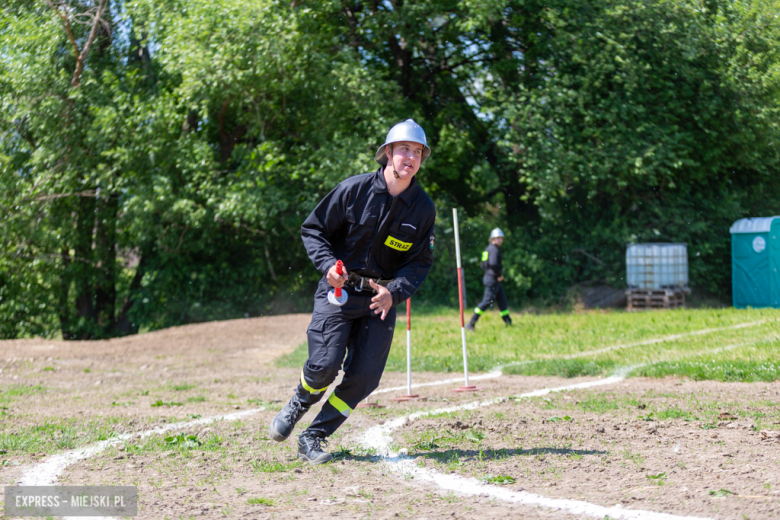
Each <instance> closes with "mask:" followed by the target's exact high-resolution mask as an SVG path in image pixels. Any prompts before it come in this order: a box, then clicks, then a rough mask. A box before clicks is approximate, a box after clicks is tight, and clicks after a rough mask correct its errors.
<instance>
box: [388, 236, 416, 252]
mask: <svg viewBox="0 0 780 520" xmlns="http://www.w3.org/2000/svg"><path fill="white" fill-rule="evenodd" d="M385 245H386V246H388V247H392V248H393V249H397V250H398V251H409V250H410V249H411V248H412V243H411V242H401V241H400V240H398V239H397V238H395V237H391V236H390V235H388V236H387V240H385Z"/></svg>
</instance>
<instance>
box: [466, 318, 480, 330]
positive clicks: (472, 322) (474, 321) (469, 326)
mask: <svg viewBox="0 0 780 520" xmlns="http://www.w3.org/2000/svg"><path fill="white" fill-rule="evenodd" d="M478 319H479V314H476V313H475V314H474V315H473V316H472V317H471V319H470V320H469V322H468V323H467V324H466V330H470V331H471V332H474V325H476V324H477V320H478Z"/></svg>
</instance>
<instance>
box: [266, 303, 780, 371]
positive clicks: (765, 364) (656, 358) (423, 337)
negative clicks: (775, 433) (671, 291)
mask: <svg viewBox="0 0 780 520" xmlns="http://www.w3.org/2000/svg"><path fill="white" fill-rule="evenodd" d="M404 308H405V306H401V307H399V309H398V316H399V318H398V319H397V321H396V330H397V331H398V332H399V333H398V334H396V335H395V337H394V340H393V345H392V348H391V351H390V356H389V358H388V362H387V368H386V369H387V370H388V371H397V372H404V371H405V370H406V335H405V334H403V333H401V332H402V331H403V329H404V325H405V316H404V312H403V311H404ZM412 319H413V321H412V370H414V371H416V372H421V371H429V372H438V373H442V372H456V373H457V372H460V371H461V370H462V366H463V360H462V351H461V330H460V319H459V317H458V314H457V312H456V311H452V310H441V309H439V310H434V311H430V312H426V313H420V314H419V315H415V316H413V318H412ZM761 320H764V322H763V323H761V324H758V325H755V326H750V327H744V328H738V329H735V328H728V327H733V326H734V325H739V324H746V323H750V322H757V321H761ZM709 329H720V330H714V331H713V330H710V331H709V332H706V331H707V330H709ZM702 331H705V332H702ZM674 335H682V336H681V337H678V338H674V337H671V338H669V336H674ZM664 337H667V340H666V341H662V342H654V343H649V344H642V345H636V343H639V342H647V341H650V340H656V339H659V338H664ZM467 344H468V353H469V369H470V371H471V372H474V373H478V372H485V371H489V370H492V369H495V368H496V367H498V366H503V371H504V373H507V374H523V375H541V376H560V377H581V376H605V375H608V374H611V373H614V372H616V371H618V370H621V369H630V368H633V371H632V372H631V375H633V376H650V377H663V376H667V375H677V376H683V377H690V378H691V379H714V380H720V381H772V380H775V379H780V362H777V361H776V360H777V359H778V353H780V310H777V309H740V310H738V309H691V310H688V309H682V310H674V311H653V312H642V313H628V312H623V311H610V312H583V313H568V314H564V313H559V314H543V315H533V314H525V315H522V316H518V315H516V314H515V315H514V326H513V327H505V326H504V323H503V322H502V321H501V319H500V317H499V315H498V313H497V312H495V311H489V312H487V313H486V314H485V315H484V316H483V317H482V319H480V321H479V323H478V324H477V330H476V332H475V333H469V334H468V335H467ZM306 358H307V347H306V345H305V344H303V345H300V346H299V347H298V348H297V349H295V351H293V352H292V353H290V354H288V355H286V356H282V357H281V358H279V359H278V360H277V362H276V363H277V365H278V366H280V367H291V368H299V367H301V366H302V365H303V363H304V362H305V361H306Z"/></svg>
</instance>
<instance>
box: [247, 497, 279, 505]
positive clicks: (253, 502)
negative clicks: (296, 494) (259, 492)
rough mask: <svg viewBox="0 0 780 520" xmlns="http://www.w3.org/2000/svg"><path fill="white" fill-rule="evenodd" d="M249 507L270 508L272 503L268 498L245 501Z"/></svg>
mask: <svg viewBox="0 0 780 520" xmlns="http://www.w3.org/2000/svg"><path fill="white" fill-rule="evenodd" d="M246 503H247V504H249V505H250V506H272V505H274V501H273V500H270V499H268V498H250V499H249V500H247V501H246Z"/></svg>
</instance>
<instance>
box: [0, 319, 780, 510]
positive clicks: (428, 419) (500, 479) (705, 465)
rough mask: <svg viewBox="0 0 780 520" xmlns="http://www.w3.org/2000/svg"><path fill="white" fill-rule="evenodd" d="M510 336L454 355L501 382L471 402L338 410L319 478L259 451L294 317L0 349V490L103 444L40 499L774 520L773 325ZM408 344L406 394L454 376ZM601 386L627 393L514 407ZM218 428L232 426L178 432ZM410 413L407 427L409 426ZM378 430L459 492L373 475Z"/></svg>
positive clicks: (485, 338) (519, 330) (433, 323)
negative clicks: (517, 498)
mask: <svg viewBox="0 0 780 520" xmlns="http://www.w3.org/2000/svg"><path fill="white" fill-rule="evenodd" d="M399 315H401V316H402V315H403V308H402V309H399ZM274 320H277V321H274ZM514 320H515V326H514V327H512V328H505V327H504V326H503V323H502V322H501V321H500V319H499V317H498V315H497V313H492V312H491V313H488V314H487V316H485V317H484V318H483V319H482V320H480V322H479V327H478V330H477V333H476V334H470V335H469V337H468V339H469V349H470V354H471V355H470V360H469V361H470V365H471V367H472V368H473V369H474V371H475V372H479V371H481V372H484V371H487V370H488V369H493V368H495V367H497V366H503V372H504V374H505V375H503V376H501V377H497V378H493V379H483V380H480V381H479V383H478V384H479V386H480V387H482V391H481V392H479V394H476V395H475V394H457V393H453V392H451V391H450V390H451V388H452V387H454V386H457V385H456V384H452V383H449V384H446V385H440V386H428V387H422V388H420V389H419V391H420V393H423V395H425V396H427V397H428V400H427V401H424V402H412V403H402V404H396V403H391V402H389V401H388V400H387V399H386V397H389V396H393V395H395V394H393V393H391V394H379V399H380V400H381V402H382V403H383V404H385V405H387V407H386V408H381V409H366V408H361V409H357V410H355V411H354V412H353V413H352V415H351V416H350V418H349V420H348V421H347V423H346V424H345V426H344V427H343V428H342V429H341V430H339V431H338V432H337V434H336V435H334V436H333V437H332V438H331V439H330V445H329V448H330V449H331V450H332V451H334V452H336V453H337V454H338V457H337V459H336V461H335V462H334V463H332V464H328V465H325V466H319V467H310V466H309V465H307V464H302V463H301V462H299V461H298V460H297V459H296V457H295V451H296V445H295V434H294V436H293V437H292V438H291V439H289V440H288V441H287V442H284V443H276V442H273V441H271V440H269V439H268V436H267V433H266V432H267V425H268V423H269V422H270V420H271V418H273V416H274V415H275V414H276V412H277V411H278V410H279V409H280V408H281V406H282V405H283V404H284V402H285V401H286V400H287V399H288V398H289V396H290V393H291V390H292V388H293V386H294V385H295V384H296V383H297V379H298V377H299V374H300V365H301V364H302V363H303V360H304V359H305V349H304V348H302V347H298V348H293V347H294V346H295V345H300V344H301V343H302V342H303V341H304V338H305V329H306V325H307V323H308V318H307V317H306V316H299V317H296V318H295V319H287V321H284V317H279V318H262V319H259V320H239V321H236V322H223V323H215V324H202V325H197V326H193V327H181V328H178V329H171V330H169V331H159V332H156V333H151V334H147V335H142V336H136V337H133V338H125V339H122V340H113V341H107V342H91V343H87V342H84V343H81V342H68V343H65V342H50V341H37V340H28V341H18V342H2V343H0V480H2V482H3V484H5V485H8V484H13V483H15V482H18V481H19V480H20V479H22V478H24V477H25V475H29V474H30V472H32V471H34V470H35V468H37V467H40V464H43V463H45V462H46V461H47V460H49V458H50V456H51V455H54V454H59V453H64V452H66V451H68V450H72V449H75V448H80V447H86V446H92V445H94V443H96V442H98V441H105V440H108V441H109V442H113V444H111V445H110V446H109V447H108V449H106V450H105V451H103V452H101V453H98V454H97V455H95V456H93V457H90V458H88V459H86V460H83V461H80V462H77V463H75V464H73V465H71V466H69V467H68V468H66V470H65V471H64V472H63V473H62V474H60V476H59V480H58V482H59V483H68V484H106V485H120V484H125V485H136V486H138V489H139V494H140V497H141V500H140V513H139V518H155V519H156V518H170V519H180V518H234V517H236V518H237V517H251V518H279V519H292V518H302V517H311V516H316V517H321V518H330V517H334V516H338V517H339V518H368V517H375V518H386V517H392V518H395V517H400V518H422V517H425V518H474V517H475V516H479V517H480V518H486V519H492V518H496V519H502V520H504V519H506V518H515V517H523V518H556V519H557V518H561V519H563V518H567V519H568V518H572V516H571V515H570V514H569V513H565V512H561V511H556V510H548V508H541V509H540V508H538V507H537V506H528V505H522V504H515V503H511V502H506V501H502V500H498V499H496V498H493V497H491V496H487V495H485V494H484V493H482V491H480V490H482V489H487V488H479V485H480V483H484V484H488V485H490V486H493V487H494V488H497V489H504V490H508V491H510V492H512V493H521V491H525V492H527V493H531V494H535V495H539V496H542V497H549V498H561V499H574V500H582V501H585V502H588V503H590V504H596V505H601V506H605V507H612V506H614V505H615V504H621V506H622V507H624V508H626V509H642V510H648V511H658V512H664V513H670V514H677V515H694V516H699V517H704V516H706V517H712V518H771V517H773V516H776V515H777V514H778V513H779V512H780V491H779V489H778V488H777V487H776V483H777V482H779V481H780V413H779V412H780V386H779V385H780V383H778V382H776V381H775V380H776V379H777V377H776V376H775V374H776V370H777V368H776V363H777V361H776V360H777V359H778V358H779V357H778V355H777V354H778V351H779V350H780V349H779V348H778V347H779V346H780V345H778V338H780V325H779V324H778V320H780V313H779V312H778V311H772V310H761V311H758V310H755V311H735V310H717V311H687V310H686V311H673V312H654V313H638V314H627V313H622V312H614V313H584V314H569V315H562V314H557V315H540V316H536V315H522V316H514ZM403 329H404V327H403V320H402V319H401V320H399V322H398V324H397V330H398V331H399V334H397V336H396V341H395V343H394V345H393V350H392V353H391V359H390V366H389V368H390V370H389V371H388V372H387V373H386V374H385V376H384V377H383V380H382V385H381V386H382V387H385V388H387V387H394V386H400V385H403V384H404V383H405V374H404V372H403V369H404V368H405V363H406V359H405V355H406V354H405V352H406V344H405V335H404V334H402V333H400V332H401V331H403ZM412 331H413V342H414V343H413V348H414V352H415V359H414V366H415V367H416V369H415V370H416V372H415V375H414V380H415V382H419V383H430V382H435V381H437V380H441V379H446V378H452V377H453V375H457V374H458V373H460V370H461V365H460V363H461V361H460V355H461V354H460V331H459V320H458V319H457V314H456V313H454V312H449V313H443V312H437V313H430V314H425V315H420V316H419V317H417V316H415V317H414V322H413V329H412ZM280 354H284V355H282V356H281V357H280ZM432 367H434V368H432ZM475 367H476V368H475ZM453 373H454V374H453ZM614 373H624V374H626V375H629V376H630V377H629V378H628V379H623V380H621V381H615V382H613V383H610V384H609V385H605V386H601V387H594V388H590V389H573V390H569V391H565V392H559V393H553V394H549V395H546V396H542V397H533V398H522V399H520V398H517V396H520V395H521V394H524V393H527V392H531V391H534V390H538V389H543V388H553V387H561V386H565V385H572V384H575V383H581V382H592V383H595V382H599V381H601V382H604V381H607V382H608V380H606V379H604V376H605V375H608V374H614ZM397 393H401V392H397ZM491 399H492V401H490V403H489V404H486V405H485V406H482V407H474V409H470V410H457V411H450V412H441V413H438V412H436V413H433V414H428V413H429V412H432V411H435V410H437V409H441V408H451V407H453V406H459V405H467V404H468V403H473V402H476V401H478V400H479V401H485V400H491ZM237 413H245V414H246V415H244V416H242V417H240V418H236V420H220V421H216V422H211V423H208V424H203V423H202V422H201V423H199V422H198V421H203V420H204V419H206V418H209V417H214V416H228V417H230V416H231V414H237ZM316 413H317V410H316V409H315V410H313V411H312V412H310V413H309V414H307V415H306V416H305V417H304V418H303V420H302V421H301V423H300V424H299V426H298V428H297V430H296V434H297V432H299V431H301V430H302V429H303V428H305V427H306V425H307V424H308V422H309V421H311V420H312V419H313V418H314V415H315V414H316ZM419 413H422V414H428V415H423V416H422V417H420V418H418V419H408V417H409V416H410V414H419ZM404 417H407V419H406V420H404ZM396 419H398V420H400V421H401V422H399V423H398V425H397V426H398V427H394V428H395V429H394V430H393V431H392V439H391V441H392V442H391V445H390V449H391V451H392V452H399V453H401V454H402V459H403V454H404V453H405V454H408V457H410V459H403V460H411V461H412V463H413V466H412V467H413V468H415V469H416V470H420V471H427V472H429V473H427V474H426V475H428V476H430V475H434V476H435V475H449V476H463V477H469V478H471V477H473V478H475V479H476V480H475V481H473V484H469V486H470V489H472V490H476V491H474V492H473V493H471V494H462V493H453V492H452V491H449V490H447V489H444V488H441V487H438V486H437V485H434V484H432V483H431V482H430V481H429V480H426V479H427V477H426V478H420V477H419V476H415V474H413V473H410V472H408V471H401V472H399V471H397V470H396V469H393V468H394V466H393V465H392V463H391V462H390V461H385V459H383V458H382V457H380V456H379V455H380V453H379V452H378V451H376V450H375V449H374V448H371V447H370V444H369V443H367V440H366V434H367V432H368V431H369V430H371V429H373V428H378V427H384V426H382V425H389V424H395V422H396V421H395V420H396ZM154 428H168V430H166V431H165V432H160V433H151V434H150V433H149V431H150V430H152V429H154ZM120 436H123V437H122V440H121V441H119V437H120ZM399 460H401V459H399ZM491 489H492V488H491ZM610 516H612V515H610ZM613 517H614V516H613Z"/></svg>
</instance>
